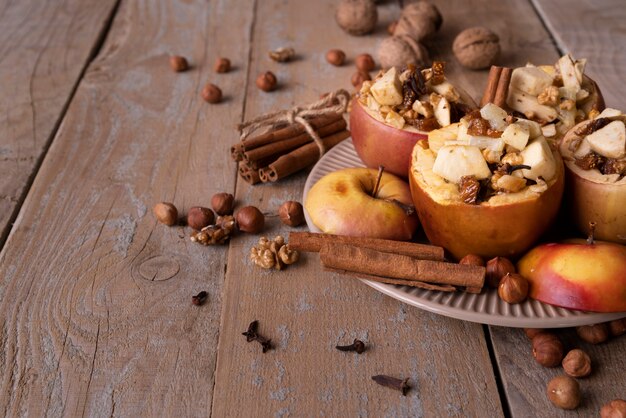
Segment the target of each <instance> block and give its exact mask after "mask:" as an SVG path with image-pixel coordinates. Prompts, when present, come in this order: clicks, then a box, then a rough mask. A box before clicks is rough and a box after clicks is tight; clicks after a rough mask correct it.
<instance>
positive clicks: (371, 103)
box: [367, 95, 380, 112]
mask: <svg viewBox="0 0 626 418" xmlns="http://www.w3.org/2000/svg"><path fill="white" fill-rule="evenodd" d="M367 108H368V109H370V110H373V111H375V112H380V103H378V102H377V101H376V99H374V98H373V97H372V96H369V95H368V96H367Z"/></svg>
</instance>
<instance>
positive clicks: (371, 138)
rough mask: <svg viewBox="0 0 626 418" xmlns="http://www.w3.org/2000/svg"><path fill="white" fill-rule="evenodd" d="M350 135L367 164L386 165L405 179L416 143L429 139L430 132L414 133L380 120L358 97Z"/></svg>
mask: <svg viewBox="0 0 626 418" xmlns="http://www.w3.org/2000/svg"><path fill="white" fill-rule="evenodd" d="M350 134H351V136H352V142H353V144H354V148H355V149H356V153H357V154H358V155H359V157H360V158H361V160H362V161H363V163H364V164H365V166H366V167H370V168H378V167H379V166H381V165H382V166H384V167H385V171H386V172H389V173H392V174H395V175H397V176H401V177H404V178H406V177H407V175H408V172H409V165H410V163H411V151H413V147H414V146H415V143H416V142H417V141H421V140H427V139H428V132H420V133H418V132H410V131H407V130H404V129H397V128H394V127H393V126H389V125H387V124H386V123H384V122H381V121H379V120H376V119H375V118H374V117H373V116H372V115H370V114H369V113H368V112H367V111H366V110H365V108H364V107H363V105H362V104H361V102H359V101H358V100H356V99H355V100H353V101H352V110H351V111H350Z"/></svg>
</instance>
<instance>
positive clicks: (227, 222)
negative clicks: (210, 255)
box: [191, 215, 235, 245]
mask: <svg viewBox="0 0 626 418" xmlns="http://www.w3.org/2000/svg"><path fill="white" fill-rule="evenodd" d="M234 232H235V218H233V217H232V216H228V215H227V216H218V217H217V220H216V221H215V225H209V226H207V227H204V228H202V229H201V230H200V231H198V232H194V233H192V234H191V241H193V242H197V243H199V244H202V245H215V244H224V243H226V242H227V241H228V240H229V239H230V237H231V235H232V234H233V233H234Z"/></svg>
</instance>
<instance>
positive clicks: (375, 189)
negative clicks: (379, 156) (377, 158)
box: [372, 165, 385, 199]
mask: <svg viewBox="0 0 626 418" xmlns="http://www.w3.org/2000/svg"><path fill="white" fill-rule="evenodd" d="M384 171H385V166H383V165H379V166H378V176H377V177H376V183H375V184H374V190H373V191H372V197H373V198H374V199H376V197H377V196H378V188H379V187H380V179H382V178H383V172H384Z"/></svg>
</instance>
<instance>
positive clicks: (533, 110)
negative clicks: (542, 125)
mask: <svg viewBox="0 0 626 418" xmlns="http://www.w3.org/2000/svg"><path fill="white" fill-rule="evenodd" d="M506 104H507V105H508V106H509V107H510V108H511V109H513V110H517V111H518V112H520V113H523V114H524V115H526V117H527V118H532V119H535V120H541V121H543V122H551V121H553V120H554V119H556V118H557V116H558V115H557V112H556V109H554V108H552V107H549V106H544V105H542V104H539V102H538V101H537V97H535V96H532V95H530V94H528V93H524V92H523V91H520V90H517V89H515V88H510V89H509V95H508V97H507V99H506Z"/></svg>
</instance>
